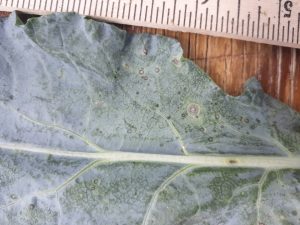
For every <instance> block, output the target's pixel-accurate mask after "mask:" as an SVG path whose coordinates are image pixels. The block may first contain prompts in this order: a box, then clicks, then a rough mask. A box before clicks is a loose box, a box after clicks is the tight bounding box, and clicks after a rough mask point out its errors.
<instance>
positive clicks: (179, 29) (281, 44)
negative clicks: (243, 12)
mask: <svg viewBox="0 0 300 225" xmlns="http://www.w3.org/2000/svg"><path fill="white" fill-rule="evenodd" d="M0 11H4V12H10V13H11V12H13V11H17V12H23V13H28V14H31V15H39V16H43V15H50V14H54V13H76V14H78V15H81V16H84V17H88V18H92V19H95V20H98V21H101V22H107V23H115V24H122V25H129V26H137V27H147V28H154V29H163V30H169V31H175V32H183V33H191V34H201V35H208V36H211V37H218V38H227V39H233V40H237V41H239V40H240V41H247V42H251V43H258V44H266V45H270V46H278V47H287V48H295V49H300V44H292V43H291V44H290V43H286V42H280V41H272V40H266V39H258V38H251V37H246V36H237V35H234V34H230V33H222V32H214V31H208V30H203V29H191V28H184V27H178V26H175V25H174V26H171V25H168V27H165V26H164V25H159V24H155V23H152V24H151V26H150V25H146V26H145V24H143V23H142V22H136V21H131V20H130V21H128V20H121V19H114V18H106V17H100V16H91V15H84V14H81V13H78V12H76V11H68V12H64V11H62V12H52V11H48V10H45V11H44V10H34V11H33V9H28V10H26V9H20V8H16V7H5V6H0ZM156 35H161V34H156Z"/></svg>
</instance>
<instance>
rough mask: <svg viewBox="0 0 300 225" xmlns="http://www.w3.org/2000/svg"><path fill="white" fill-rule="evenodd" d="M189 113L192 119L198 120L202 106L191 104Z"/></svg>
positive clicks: (188, 108) (188, 109)
mask: <svg viewBox="0 0 300 225" xmlns="http://www.w3.org/2000/svg"><path fill="white" fill-rule="evenodd" d="M187 113H188V115H189V116H191V117H195V118H197V116H199V114H200V106H199V105H198V104H196V103H191V104H189V105H188V107H187Z"/></svg>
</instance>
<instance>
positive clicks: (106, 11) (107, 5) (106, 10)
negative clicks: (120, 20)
mask: <svg viewBox="0 0 300 225" xmlns="http://www.w3.org/2000/svg"><path fill="white" fill-rule="evenodd" d="M108 7H109V0H107V4H106V9H105V17H107V13H108Z"/></svg>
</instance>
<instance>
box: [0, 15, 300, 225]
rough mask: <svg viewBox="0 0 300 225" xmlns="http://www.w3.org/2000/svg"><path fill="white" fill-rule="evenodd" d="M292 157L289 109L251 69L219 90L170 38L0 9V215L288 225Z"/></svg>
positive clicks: (141, 223) (294, 218) (299, 204)
mask: <svg viewBox="0 0 300 225" xmlns="http://www.w3.org/2000/svg"><path fill="white" fill-rule="evenodd" d="M131 153H137V154H134V156H135V157H136V158H137V159H136V160H132V159H129V157H130V156H132V154H131ZM145 153H146V154H153V155H151V156H154V158H151V160H150V157H149V155H146V154H145ZM165 155H167V157H165V158H164V157H163V156H165ZM198 155H199V156H207V155H209V156H212V165H210V166H205V165H207V164H205V163H206V162H202V161H205V160H202V161H201V159H200V161H199V164H197V163H194V164H189V163H182V162H181V163H180V162H179V161H180V160H181V159H185V158H187V157H190V158H191V159H193V157H196V156H198ZM94 156H95V157H94ZM102 156H103V157H102ZM104 156H105V157H104ZM106 156H107V157H106ZM173 156H179V157H177V158H176V157H175V158H174V157H173ZM223 156H232V157H233V159H232V160H229V161H228V162H227V161H226V162H225V161H224V160H223V161H222V160H221V159H220V158H218V157H223ZM250 156H252V157H254V159H256V157H257V159H258V160H257V162H258V161H259V160H262V162H265V164H259V166H257V168H256V162H255V161H253V166H251V165H250V166H249V164H247V163H245V161H247V159H248V158H249V157H250ZM147 157H149V162H147ZM168 157H169V158H170V159H171V160H170V161H172V160H173V159H174V160H173V161H172V162H169V161H168ZM214 157H215V158H214ZM243 157H244V159H245V161H243V160H242V158H243ZM264 157H271V158H272V157H273V158H278V157H281V158H279V159H283V161H284V160H285V161H284V162H283V163H282V164H281V163H279V164H278V167H277V165H275V166H274V165H273V164H274V163H273V164H272V161H270V160H269V161H268V160H265V159H266V158H264ZM299 157H300V115H299V113H297V112H295V111H293V110H292V109H290V108H289V107H288V106H286V105H284V104H282V103H280V102H278V101H277V100H274V99H273V98H271V97H270V96H268V95H266V94H265V93H264V92H263V90H262V89H261V87H260V85H259V83H258V82H257V81H256V80H254V79H252V80H250V81H249V82H248V83H247V85H246V87H245V91H244V93H243V94H242V95H241V96H239V97H232V96H229V95H227V94H226V93H224V92H223V91H222V90H221V89H220V88H219V87H218V86H217V85H216V84H215V83H214V82H213V81H212V80H211V79H210V78H209V76H207V75H206V74H205V73H204V72H203V71H202V70H201V69H199V68H198V67H197V66H196V65H195V64H194V63H193V62H191V61H189V60H187V59H184V58H183V57H182V49H181V47H180V45H179V43H178V42H177V41H175V40H172V39H169V38H166V37H162V36H153V35H148V34H128V33H126V32H125V31H122V30H120V29H118V28H116V27H114V26H111V25H108V24H105V23H100V22H95V21H93V20H91V19H85V18H83V17H81V16H79V15H76V14H54V15H50V16H43V17H39V18H31V19H29V20H28V21H27V23H26V24H23V23H22V22H21V20H20V19H19V18H18V16H17V15H16V14H15V13H13V14H12V15H11V16H10V17H9V18H8V19H6V20H2V21H1V22H0V224H8V225H33V224H38V225H48V224H49V225H73V224H74V225H75V224H86V225H94V224H95V225H96V224H97V225H136V224H137V225H241V224H243V225H297V224H300V170H299V167H300V160H298V159H299ZM127 159H128V160H127ZM139 159H140V160H139ZM293 160H294V161H293ZM297 160H298V161H297ZM156 161H157V162H156ZM290 161H291V164H290V165H289V162H290ZM292 161H293V162H294V164H292ZM295 162H296V163H295ZM297 162H299V166H298V165H297ZM214 163H215V166H214ZM270 163H271V164H272V166H271V164H270ZM294 165H295V166H294ZM250 167H251V168H250Z"/></svg>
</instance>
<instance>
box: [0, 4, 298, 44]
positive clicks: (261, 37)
mask: <svg viewBox="0 0 300 225" xmlns="http://www.w3.org/2000/svg"><path fill="white" fill-rule="evenodd" d="M13 10H19V11H23V12H28V13H32V14H39V15H44V14H49V13H53V12H77V13H79V14H81V15H85V16H90V17H93V18H97V19H101V20H104V21H108V22H113V23H121V24H130V25H136V26H144V27H152V28H162V29H168V30H174V31H184V32H193V33H201V34H206V35H213V36H221V37H228V38H234V39H241V40H248V41H253V42H259V43H266V44H273V45H280V46H287V47H293V48H300V0H0V11H13Z"/></svg>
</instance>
